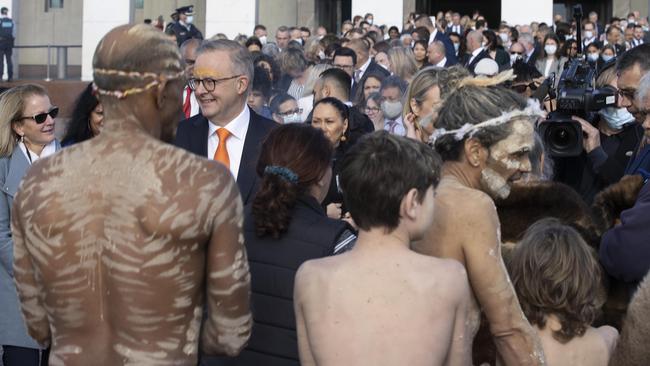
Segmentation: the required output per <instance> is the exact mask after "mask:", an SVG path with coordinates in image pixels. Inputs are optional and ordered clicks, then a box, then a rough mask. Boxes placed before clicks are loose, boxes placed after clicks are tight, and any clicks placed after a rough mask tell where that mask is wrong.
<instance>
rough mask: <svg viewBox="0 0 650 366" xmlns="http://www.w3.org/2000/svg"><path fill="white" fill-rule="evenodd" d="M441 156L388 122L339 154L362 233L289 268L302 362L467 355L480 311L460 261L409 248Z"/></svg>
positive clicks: (427, 209) (424, 216) (430, 205)
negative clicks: (337, 250)
mask: <svg viewBox="0 0 650 366" xmlns="http://www.w3.org/2000/svg"><path fill="white" fill-rule="evenodd" d="M440 165H441V164H440V158H439V157H438V156H437V154H435V153H434V152H433V151H431V149H430V148H429V147H428V146H426V145H424V144H422V143H420V142H415V141H412V140H409V139H406V138H404V137H398V136H395V135H391V134H389V133H388V132H387V131H381V132H375V133H373V134H370V135H368V136H367V137H364V138H363V139H362V140H361V141H360V142H359V143H358V144H356V145H355V146H353V147H352V149H351V150H350V151H349V153H348V154H346V158H345V159H344V161H343V164H342V167H341V186H342V191H343V195H344V198H345V202H346V203H347V204H348V209H349V210H350V213H351V215H352V218H353V219H354V222H355V223H356V225H357V226H358V227H359V238H358V240H357V243H356V244H355V246H354V248H353V249H351V250H350V251H348V252H346V253H344V254H340V255H336V256H333V257H329V258H321V259H316V260H311V261H307V262H305V263H303V264H302V265H301V266H300V269H299V270H298V273H297V274H296V281H295V290H294V309H295V312H296V323H297V330H298V348H299V351H300V364H301V365H303V366H310V365H321V366H327V365H333V366H339V365H373V366H379V365H409V366H425V365H427V366H433V365H458V366H469V365H471V364H472V359H471V356H472V355H471V345H472V338H473V333H472V332H473V330H472V328H471V326H468V325H471V324H476V323H478V313H476V312H474V311H473V307H472V299H471V292H470V288H469V283H468V281H467V273H466V271H465V269H464V268H463V266H462V265H460V263H458V262H456V261H453V260H449V259H440V258H434V257H430V256H426V255H421V254H418V253H415V252H413V251H412V250H411V249H410V248H409V245H410V243H411V242H412V241H413V240H418V239H420V238H422V235H423V234H424V233H425V231H426V230H427V229H428V227H429V226H430V225H431V221H432V220H433V216H434V212H435V210H437V208H436V207H435V205H434V190H435V186H436V185H437V183H438V180H439V179H440ZM377 182H390V183H385V184H378V183H377Z"/></svg>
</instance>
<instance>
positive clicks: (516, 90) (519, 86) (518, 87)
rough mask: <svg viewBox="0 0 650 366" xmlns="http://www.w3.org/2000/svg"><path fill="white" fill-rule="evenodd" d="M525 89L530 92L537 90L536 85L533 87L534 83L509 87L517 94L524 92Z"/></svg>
mask: <svg viewBox="0 0 650 366" xmlns="http://www.w3.org/2000/svg"><path fill="white" fill-rule="evenodd" d="M526 88H530V90H537V85H535V83H530V84H519V85H512V86H511V87H510V89H512V90H514V91H515V92H517V93H524V92H526Z"/></svg>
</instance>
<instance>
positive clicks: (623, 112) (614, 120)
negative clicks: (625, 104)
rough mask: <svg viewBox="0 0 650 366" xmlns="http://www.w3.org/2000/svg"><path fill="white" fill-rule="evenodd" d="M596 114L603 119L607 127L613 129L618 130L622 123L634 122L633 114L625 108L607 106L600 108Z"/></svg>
mask: <svg viewBox="0 0 650 366" xmlns="http://www.w3.org/2000/svg"><path fill="white" fill-rule="evenodd" d="M598 114H600V116H601V117H602V118H604V119H605V122H607V125H608V126H609V127H611V128H613V129H615V130H620V129H621V128H623V125H625V124H627V123H630V122H634V116H633V115H632V114H631V113H630V112H628V111H627V108H616V107H607V108H603V109H601V110H600V111H599V112H598Z"/></svg>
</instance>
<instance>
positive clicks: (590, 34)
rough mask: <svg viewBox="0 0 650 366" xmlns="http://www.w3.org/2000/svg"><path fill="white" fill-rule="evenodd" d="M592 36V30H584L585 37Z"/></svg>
mask: <svg viewBox="0 0 650 366" xmlns="http://www.w3.org/2000/svg"><path fill="white" fill-rule="evenodd" d="M593 36H594V32H592V31H585V38H586V39H590V38H591V37H593Z"/></svg>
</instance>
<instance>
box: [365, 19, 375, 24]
mask: <svg viewBox="0 0 650 366" xmlns="http://www.w3.org/2000/svg"><path fill="white" fill-rule="evenodd" d="M373 21H374V19H373V18H370V19H366V22H368V24H370V25H372V22H373Z"/></svg>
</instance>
